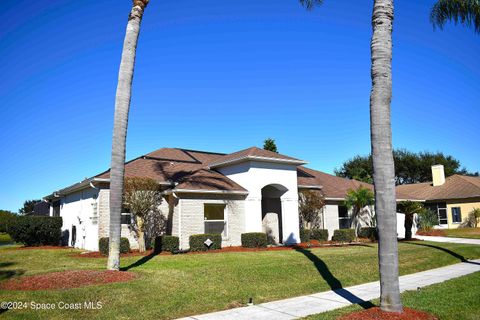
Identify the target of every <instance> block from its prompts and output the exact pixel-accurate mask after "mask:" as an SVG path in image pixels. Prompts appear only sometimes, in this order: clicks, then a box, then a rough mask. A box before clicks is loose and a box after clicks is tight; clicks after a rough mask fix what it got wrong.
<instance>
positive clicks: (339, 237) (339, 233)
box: [332, 229, 355, 242]
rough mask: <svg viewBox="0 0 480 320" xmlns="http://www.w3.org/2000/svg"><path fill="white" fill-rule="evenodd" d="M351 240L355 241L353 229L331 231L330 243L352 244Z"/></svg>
mask: <svg viewBox="0 0 480 320" xmlns="http://www.w3.org/2000/svg"><path fill="white" fill-rule="evenodd" d="M353 240H355V230H353V229H337V230H335V231H333V237H332V241H336V242H353Z"/></svg>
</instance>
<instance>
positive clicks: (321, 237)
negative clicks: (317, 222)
mask: <svg viewBox="0 0 480 320" xmlns="http://www.w3.org/2000/svg"><path fill="white" fill-rule="evenodd" d="M310 239H311V240H317V241H327V240H328V230H327V229H312V230H311V232H310Z"/></svg>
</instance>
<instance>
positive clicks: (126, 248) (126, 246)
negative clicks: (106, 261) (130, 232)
mask: <svg viewBox="0 0 480 320" xmlns="http://www.w3.org/2000/svg"><path fill="white" fill-rule="evenodd" d="M98 251H100V253H101V254H103V255H104V256H107V255H108V238H107V237H105V238H100V240H98ZM128 252H130V241H128V239H127V238H124V237H122V238H120V253H128Z"/></svg>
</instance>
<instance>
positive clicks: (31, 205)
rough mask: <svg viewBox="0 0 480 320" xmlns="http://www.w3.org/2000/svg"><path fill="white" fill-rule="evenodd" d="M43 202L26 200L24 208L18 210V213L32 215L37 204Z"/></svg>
mask: <svg viewBox="0 0 480 320" xmlns="http://www.w3.org/2000/svg"><path fill="white" fill-rule="evenodd" d="M41 201H42V200H26V201H25V202H24V203H23V207H22V208H20V209H18V213H20V214H21V215H26V214H31V213H32V212H33V208H34V207H35V204H37V203H39V202H41Z"/></svg>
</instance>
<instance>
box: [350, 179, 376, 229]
mask: <svg viewBox="0 0 480 320" xmlns="http://www.w3.org/2000/svg"><path fill="white" fill-rule="evenodd" d="M374 200H375V196H374V194H373V192H372V191H371V190H370V189H368V188H365V187H362V186H360V187H359V188H358V189H356V190H348V192H347V196H346V197H345V206H346V207H347V208H348V209H349V210H350V209H352V220H351V227H352V228H353V229H355V236H356V237H357V236H358V228H359V226H360V221H361V220H362V218H364V221H365V222H367V223H368V222H371V221H370V220H371V219H372V214H371V211H370V209H369V208H368V207H369V206H371V205H373V203H374ZM364 213H367V214H368V216H367V217H364V216H365V215H364Z"/></svg>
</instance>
